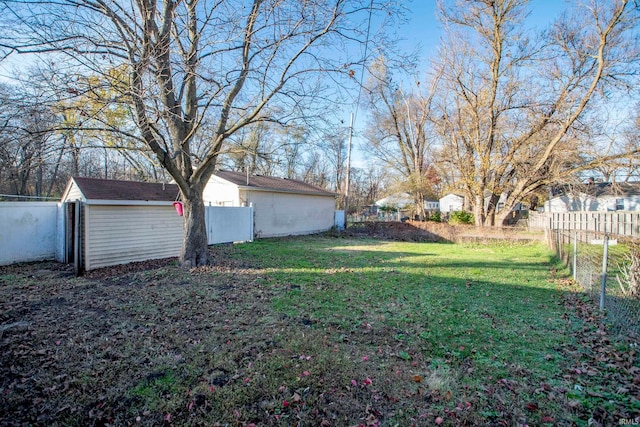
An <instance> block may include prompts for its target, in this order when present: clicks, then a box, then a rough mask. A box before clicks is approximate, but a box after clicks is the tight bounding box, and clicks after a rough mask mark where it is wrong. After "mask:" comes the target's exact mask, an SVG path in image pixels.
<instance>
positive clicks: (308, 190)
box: [215, 171, 336, 196]
mask: <svg viewBox="0 0 640 427" xmlns="http://www.w3.org/2000/svg"><path fill="white" fill-rule="evenodd" d="M215 175H216V176H217V177H218V178H222V179H224V180H225V181H229V182H231V183H233V184H236V185H238V186H240V187H243V188H249V189H250V188H257V189H258V188H259V189H263V190H273V191H282V192H287V193H303V194H318V195H325V196H335V195H336V193H333V192H331V191H327V190H325V189H323V188H320V187H316V186H315V185H311V184H307V183H306V182H303V181H298V180H296V179H288V178H277V177H272V176H261V175H250V176H249V183H248V184H247V175H246V174H243V173H241V172H231V171H217V172H216V173H215Z"/></svg>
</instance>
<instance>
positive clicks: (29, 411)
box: [0, 237, 640, 426]
mask: <svg viewBox="0 0 640 427" xmlns="http://www.w3.org/2000/svg"><path fill="white" fill-rule="evenodd" d="M212 253H213V255H214V264H213V265H212V266H209V267H204V268H198V269H194V270H192V271H190V272H188V271H184V270H181V269H180V268H178V267H177V266H176V263H175V262H174V261H171V262H167V261H164V262H156V263H148V264H143V265H140V266H138V267H134V268H131V267H122V268H113V269H107V270H104V271H98V272H95V273H94V272H90V273H89V274H88V275H87V276H86V277H80V278H75V277H70V276H69V274H67V272H66V271H65V270H59V267H55V264H31V265H23V266H12V267H4V268H0V324H1V325H2V329H1V330H0V362H1V363H0V366H1V367H0V425H25V424H29V423H31V424H34V425H79V426H80V425H82V426H86V425H103V426H104V425H175V426H180V425H208V426H211V425H221V426H224V425H229V426H250V425H256V426H261V425H265V426H293V425H295V426H359V425H361V426H395V425H398V426H409V425H416V426H428V425H437V424H441V425H498V426H499V425H505V426H512V425H530V426H539V425H572V424H575V425H587V424H588V423H589V419H590V418H591V419H592V421H591V423H593V422H594V421H595V422H602V423H605V424H606V423H607V422H615V424H616V425H617V424H618V421H619V419H620V418H632V417H634V416H639V415H640V404H639V403H638V400H637V396H638V390H639V388H638V387H640V369H638V367H637V363H636V362H637V359H635V358H634V357H635V355H634V353H633V350H629V349H628V348H627V347H625V345H624V344H621V343H620V344H617V343H616V341H615V340H610V339H609V338H608V337H607V336H606V331H603V330H602V329H599V324H598V319H597V318H596V319H594V318H590V319H589V318H588V316H589V306H588V304H590V303H589V302H588V301H587V300H588V299H585V298H583V297H582V296H580V295H579V294H574V293H573V292H572V290H573V289H572V288H568V287H567V285H566V281H564V280H561V277H558V276H557V274H556V272H555V268H557V267H558V266H557V265H555V260H554V258H553V256H552V254H551V252H549V250H547V249H546V248H545V247H544V246H542V245H540V244H513V245H509V244H495V245H489V246H487V245H454V244H435V243H399V242H389V241H380V240H368V239H343V238H330V237H326V238H325V237H302V238H291V239H277V240H276V239H274V240H259V241H256V242H254V243H251V244H242V245H234V246H221V247H216V248H213V250H212ZM574 308H576V309H574ZM585 337H589V339H586V340H585ZM602 343H606V345H607V347H602V345H603V344H602ZM603 348H604V349H605V353H603V350H602V349H603ZM618 359H620V360H618ZM636 376H637V378H638V380H639V381H638V383H637V384H634V382H633V380H634V378H635V377H636ZM610 384H613V385H610ZM614 385H615V386H614Z"/></svg>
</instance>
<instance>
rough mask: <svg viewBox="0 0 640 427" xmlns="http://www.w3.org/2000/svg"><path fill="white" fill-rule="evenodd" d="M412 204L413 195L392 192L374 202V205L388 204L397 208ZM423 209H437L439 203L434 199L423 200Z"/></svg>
mask: <svg viewBox="0 0 640 427" xmlns="http://www.w3.org/2000/svg"><path fill="white" fill-rule="evenodd" d="M413 204H414V200H413V197H412V196H411V195H410V194H409V193H396V194H392V195H390V196H387V197H385V198H383V199H380V200H376V202H375V205H376V206H378V207H383V206H390V207H394V208H399V209H402V208H405V207H408V206H412V205H413ZM424 209H425V210H426V211H437V210H438V209H439V203H438V202H437V201H435V200H425V201H424Z"/></svg>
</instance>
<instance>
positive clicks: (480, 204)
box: [473, 196, 484, 227]
mask: <svg viewBox="0 0 640 427" xmlns="http://www.w3.org/2000/svg"><path fill="white" fill-rule="evenodd" d="M473 216H474V220H475V223H476V226H478V227H484V199H483V198H482V196H475V199H474V204H473Z"/></svg>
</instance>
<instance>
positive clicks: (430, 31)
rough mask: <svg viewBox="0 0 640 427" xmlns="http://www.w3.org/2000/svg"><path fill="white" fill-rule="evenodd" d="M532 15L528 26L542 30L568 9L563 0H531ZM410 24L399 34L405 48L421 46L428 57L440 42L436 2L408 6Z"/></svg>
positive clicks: (415, 2)
mask: <svg viewBox="0 0 640 427" xmlns="http://www.w3.org/2000/svg"><path fill="white" fill-rule="evenodd" d="M528 7H529V9H530V11H531V12H530V15H529V17H528V18H527V19H526V26H527V27H529V28H531V29H537V30H541V29H543V28H545V27H546V26H547V25H548V24H549V23H551V22H552V21H553V20H554V19H555V18H557V17H558V16H559V15H560V14H561V13H562V11H564V10H565V9H566V7H567V2H566V1H563V0H530V2H529V6H528ZM408 8H409V11H410V12H409V14H408V15H407V18H408V20H409V22H408V23H407V24H406V25H404V26H403V27H402V28H399V30H398V31H399V33H400V35H401V37H402V38H403V39H405V41H404V42H403V46H404V47H405V48H412V47H414V46H418V45H421V46H422V49H421V52H422V55H423V56H428V55H429V54H430V53H431V52H433V51H434V50H435V48H436V46H437V44H438V42H439V39H440V32H441V25H440V22H438V19H437V17H436V2H435V0H413V1H411V3H409V4H408Z"/></svg>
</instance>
